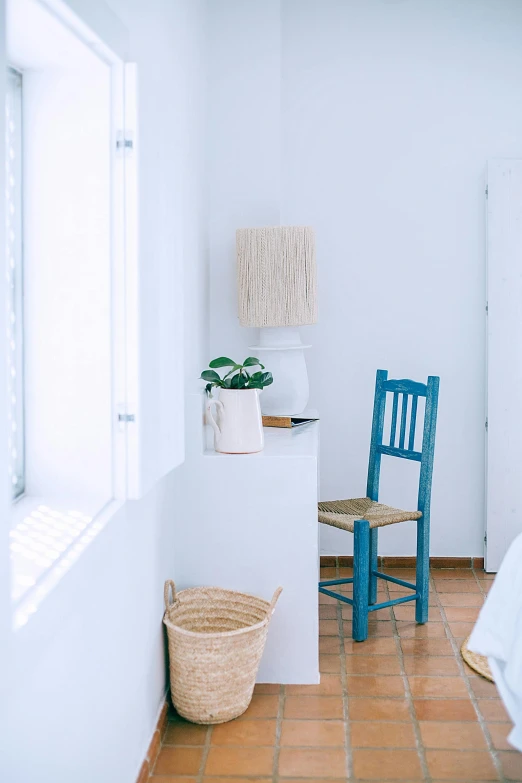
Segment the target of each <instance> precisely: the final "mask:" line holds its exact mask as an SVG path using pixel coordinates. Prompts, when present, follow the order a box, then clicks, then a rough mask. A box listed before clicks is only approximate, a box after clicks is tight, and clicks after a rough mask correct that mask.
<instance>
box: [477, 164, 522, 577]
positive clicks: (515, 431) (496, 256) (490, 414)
mask: <svg viewBox="0 0 522 783" xmlns="http://www.w3.org/2000/svg"><path fill="white" fill-rule="evenodd" d="M487 196H488V198H487V232H488V235H487V302H488V304H487V313H488V317H487V403H486V405H487V413H486V416H487V418H486V432H487V436H486V570H487V571H498V568H499V566H500V563H501V562H502V558H503V557H504V555H505V553H506V551H507V549H508V547H509V545H510V544H511V542H512V541H513V539H514V538H515V537H516V536H517V535H518V534H519V533H522V449H521V444H522V160H492V161H489V163H488V186H487Z"/></svg>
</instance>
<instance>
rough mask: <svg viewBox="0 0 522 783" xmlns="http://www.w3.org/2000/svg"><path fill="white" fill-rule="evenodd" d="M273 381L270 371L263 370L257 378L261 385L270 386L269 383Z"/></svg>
mask: <svg viewBox="0 0 522 783" xmlns="http://www.w3.org/2000/svg"><path fill="white" fill-rule="evenodd" d="M273 382H274V379H273V378H272V373H271V372H264V373H263V375H262V376H261V378H260V379H259V383H260V384H261V386H263V387H265V386H270V384H271V383H273Z"/></svg>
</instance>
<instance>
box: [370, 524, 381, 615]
mask: <svg viewBox="0 0 522 783" xmlns="http://www.w3.org/2000/svg"><path fill="white" fill-rule="evenodd" d="M378 537H379V529H378V528H376V527H374V528H372V529H371V530H370V586H369V590H368V603H369V604H370V605H372V604H376V603H377V577H376V576H375V574H374V573H373V572H374V571H377V544H378Z"/></svg>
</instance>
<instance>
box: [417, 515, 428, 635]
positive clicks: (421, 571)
mask: <svg viewBox="0 0 522 783" xmlns="http://www.w3.org/2000/svg"><path fill="white" fill-rule="evenodd" d="M415 583H416V585H417V592H418V593H419V594H420V598H417V600H416V601H415V619H416V621H417V622H418V623H422V624H424V623H426V622H427V621H428V604H429V597H430V519H429V515H427V514H424V515H423V516H422V517H421V518H420V519H419V520H418V521H417V567H416V581H415Z"/></svg>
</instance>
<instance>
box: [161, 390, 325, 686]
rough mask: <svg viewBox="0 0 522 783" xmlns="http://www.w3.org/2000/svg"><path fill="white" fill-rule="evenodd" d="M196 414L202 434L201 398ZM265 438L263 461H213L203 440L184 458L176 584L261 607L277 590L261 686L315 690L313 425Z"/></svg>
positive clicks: (254, 457) (248, 457) (259, 457)
mask: <svg viewBox="0 0 522 783" xmlns="http://www.w3.org/2000/svg"><path fill="white" fill-rule="evenodd" d="M195 407H196V410H195V411H194V416H195V420H196V423H197V424H198V425H199V427H200V428H201V425H202V405H201V399H199V400H197V404H196V405H195ZM204 429H205V430H207V429H209V428H204ZM264 432H265V449H264V451H262V452H260V453H259V454H245V455H231V454H219V453H217V452H215V451H214V450H213V448H212V447H211V446H210V447H209V445H208V444H209V443H211V440H210V438H209V436H210V432H209V433H206V432H205V433H204V436H203V437H202V438H200V439H199V440H198V441H197V443H196V448H195V449H193V450H192V451H191V453H189V454H188V455H187V460H190V461H191V463H192V465H191V470H190V474H191V475H193V476H195V482H194V486H193V487H192V488H191V492H190V499H191V502H190V506H189V508H187V509H186V510H185V514H186V518H185V519H184V523H183V537H182V540H181V541H180V542H179V547H177V550H178V551H177V552H176V561H175V579H176V584H177V586H178V587H179V588H180V589H183V588H184V587H192V586H196V585H219V586H220V587H226V588H230V589H234V590H241V591H244V592H247V593H253V594H255V595H259V596H260V597H262V598H265V599H267V600H270V598H271V597H272V594H273V592H274V590H275V589H276V587H278V586H279V585H281V586H282V587H283V592H282V594H281V597H280V598H279V601H278V604H277V608H276V611H275V613H274V616H273V618H272V621H271V624H270V629H269V633H268V640H267V645H266V649H265V653H264V655H263V659H262V662H261V666H260V669H259V675H258V682H271V683H285V684H288V683H293V684H303V685H305V684H314V683H318V682H319V654H318V638H319V637H318V591H317V582H318V578H319V577H318V574H319V529H318V528H319V526H318V522H317V483H318V482H317V479H318V440H319V424H318V423H317V422H315V423H311V424H306V425H303V426H301V427H298V428H294V429H292V430H289V429H275V428H265V430H264Z"/></svg>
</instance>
